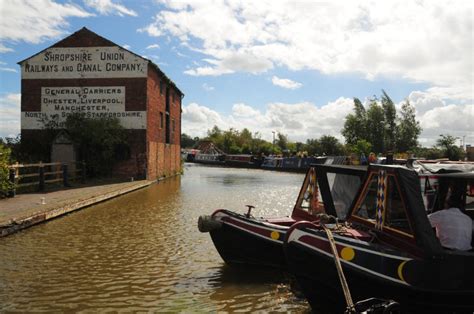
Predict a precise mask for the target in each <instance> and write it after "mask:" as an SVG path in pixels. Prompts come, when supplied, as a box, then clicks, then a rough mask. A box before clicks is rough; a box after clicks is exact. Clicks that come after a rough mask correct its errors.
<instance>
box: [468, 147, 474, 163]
mask: <svg viewBox="0 0 474 314" xmlns="http://www.w3.org/2000/svg"><path fill="white" fill-rule="evenodd" d="M466 157H467V160H469V161H474V146H471V145H466Z"/></svg>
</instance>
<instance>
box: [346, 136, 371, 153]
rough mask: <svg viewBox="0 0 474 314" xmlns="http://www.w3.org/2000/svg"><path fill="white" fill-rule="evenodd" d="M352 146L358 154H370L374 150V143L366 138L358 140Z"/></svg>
mask: <svg viewBox="0 0 474 314" xmlns="http://www.w3.org/2000/svg"><path fill="white" fill-rule="evenodd" d="M351 148H352V151H353V152H354V153H355V154H356V155H357V156H360V155H362V154H364V156H369V154H370V153H371V152H372V144H370V143H369V142H367V141H366V140H358V141H357V143H356V144H355V145H354V146H352V147H351Z"/></svg>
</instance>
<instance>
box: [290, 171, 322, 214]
mask: <svg viewBox="0 0 474 314" xmlns="http://www.w3.org/2000/svg"><path fill="white" fill-rule="evenodd" d="M319 198H320V195H319V188H318V183H317V180H316V171H315V169H314V168H311V169H310V171H309V172H308V174H307V175H306V178H305V180H304V183H303V188H302V189H301V193H300V195H299V197H298V201H297V205H296V207H298V208H300V209H302V210H304V211H306V212H309V213H310V214H316V213H319V212H324V210H323V209H322V206H320V203H319Z"/></svg>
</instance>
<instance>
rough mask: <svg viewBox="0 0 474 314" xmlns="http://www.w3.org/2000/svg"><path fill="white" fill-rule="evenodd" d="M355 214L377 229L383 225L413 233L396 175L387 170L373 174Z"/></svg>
mask: <svg viewBox="0 0 474 314" xmlns="http://www.w3.org/2000/svg"><path fill="white" fill-rule="evenodd" d="M354 214H355V216H357V217H359V218H362V219H364V220H366V221H369V222H371V223H373V224H374V225H375V227H376V228H377V229H381V228H382V226H383V227H388V228H391V229H395V230H398V231H401V232H404V233H407V234H412V231H411V228H410V223H409V220H408V216H407V212H406V208H405V204H404V203H403V200H402V197H401V194H400V189H399V187H398V184H397V181H396V179H395V176H393V175H391V174H387V173H386V172H385V171H379V173H372V174H371V177H370V180H369V183H368V185H367V187H366V190H365V191H364V193H363V196H362V197H361V199H360V200H359V202H358V204H357V208H356V210H355V213H354Z"/></svg>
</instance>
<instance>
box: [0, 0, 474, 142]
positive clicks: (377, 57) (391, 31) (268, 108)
mask: <svg viewBox="0 0 474 314" xmlns="http://www.w3.org/2000/svg"><path fill="white" fill-rule="evenodd" d="M472 16H473V5H472V4H471V2H470V1H453V2H448V1H320V2H314V1H297V2H295V1H270V0H268V1H266V0H265V1H234V0H229V1H217V0H216V1H210V0H200V1H184V0H182V1H167V0H164V1H158V0H156V1H151V0H150V1H145V0H140V1H125V0H123V1H119V0H84V1H80V0H77V1H52V0H31V1H24V0H2V1H1V2H0V137H4V136H14V135H16V134H17V133H19V129H20V118H19V117H20V107H19V104H20V92H21V88H20V83H21V82H20V80H21V78H20V68H19V66H18V65H17V64H16V63H17V62H18V61H21V60H23V59H25V58H27V57H29V56H31V55H33V54H35V53H37V52H39V51H41V50H43V49H44V48H47V47H49V46H50V45H52V44H54V43H55V42H57V41H58V40H60V39H62V38H64V37H66V36H68V35H69V34H71V33H73V32H75V31H77V30H79V29H80V28H82V27H84V26H85V27H87V28H89V29H91V30H92V31H94V32H96V33H98V34H99V35H101V36H103V37H106V38H108V39H110V40H111V41H113V42H115V43H117V44H118V45H121V46H124V47H125V48H127V49H129V50H131V51H133V52H135V53H137V54H139V55H142V56H144V57H146V58H148V59H150V60H152V61H153V62H154V63H156V64H157V65H158V66H159V67H160V68H161V69H162V70H163V71H164V72H165V73H166V74H167V75H168V77H170V78H171V79H172V80H173V81H174V82H175V83H176V84H177V85H178V87H179V88H180V89H181V90H182V91H183V92H184V94H185V97H184V99H183V123H182V128H183V132H185V133H187V134H189V135H191V136H204V135H205V133H206V131H207V130H208V129H210V128H212V126H213V125H218V126H219V127H221V128H223V129H228V128H230V127H233V128H236V129H242V128H244V127H247V128H249V129H250V130H251V131H253V132H259V134H260V136H261V137H262V138H264V139H267V140H270V139H271V137H272V131H277V132H281V133H283V134H286V135H287V136H288V137H289V139H290V140H293V141H305V140H306V139H308V138H319V137H320V136H322V135H325V134H329V135H333V136H336V137H338V138H339V139H340V140H341V141H343V140H344V139H343V137H342V136H341V134H340V130H341V128H342V126H343V124H344V117H345V116H346V115H347V114H348V113H350V112H351V111H352V104H353V101H352V99H353V97H358V98H359V99H361V100H362V101H366V100H367V98H369V97H372V96H373V95H376V96H380V95H381V90H382V89H384V90H385V91H386V92H387V93H388V94H389V95H390V97H391V98H392V99H393V101H394V102H395V103H396V104H397V106H398V107H399V106H400V105H401V103H402V102H404V101H405V100H406V99H408V100H409V101H410V103H411V104H412V105H413V106H415V108H416V110H417V118H418V120H419V121H420V123H421V125H422V127H423V132H422V134H421V136H420V143H421V144H422V145H424V146H432V145H433V144H434V142H435V141H436V139H437V138H438V137H439V134H451V135H453V136H456V137H459V138H463V137H464V139H465V142H466V143H467V144H472V145H474V124H473V123H474V122H473V121H474V105H473V104H474V102H473V98H474V97H473V94H474V91H473V88H474V87H473V85H474V83H473V75H474V74H473V73H474V68H473V55H474V51H473V42H474V34H473V32H474V30H473V21H472Z"/></svg>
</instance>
